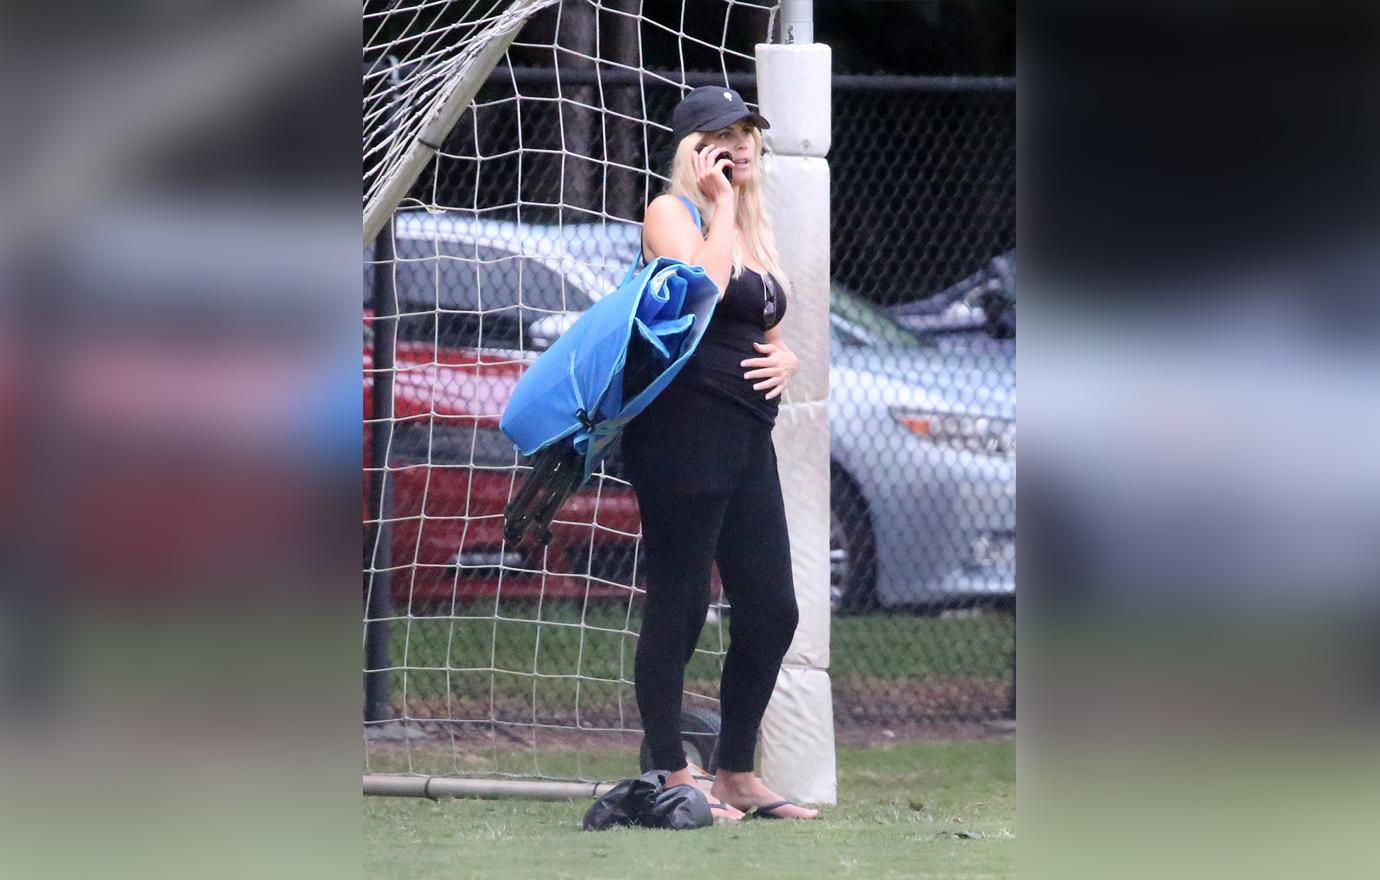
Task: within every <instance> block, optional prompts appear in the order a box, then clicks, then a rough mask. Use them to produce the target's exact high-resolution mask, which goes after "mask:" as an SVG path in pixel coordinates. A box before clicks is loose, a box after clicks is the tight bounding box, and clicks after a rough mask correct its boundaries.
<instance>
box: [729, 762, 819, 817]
mask: <svg viewBox="0 0 1380 880" xmlns="http://www.w3.org/2000/svg"><path fill="white" fill-rule="evenodd" d="M709 794H710V797H711V798H717V799H719V800H721V801H723V802H724V803H726V804H732V805H733V806H735V807H737V808H738V809H740V810H750V809H753V808H754V807H765V806H767V805H769V804H780V802H781V801H784V800H785V798H783V797H781V795H779V794H777V793H776V792H774V791H772V790H771V789H770V788H767V787H766V786H765V785H763V784H762V780H760V779H758V778H757V775H756V774H755V773H751V772H744V773H738V772H735V771H733V770H724V769H722V768H720V769H719V772H718V774H717V775H716V776H715V777H714V784H713V785H712V786H711V787H710V789H709ZM770 813H771V815H772V816H774V817H776V818H778V819H814V818H817V817H818V816H819V811H818V810H812V809H810V808H809V807H802V806H800V805H799V804H793V803H790V802H789V801H787V802H786V803H784V804H780V805H779V806H775V807H773V808H772V809H771V810H770ZM764 815H765V814H764Z"/></svg>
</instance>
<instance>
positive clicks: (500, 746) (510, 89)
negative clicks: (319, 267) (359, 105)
mask: <svg viewBox="0 0 1380 880" xmlns="http://www.w3.org/2000/svg"><path fill="white" fill-rule="evenodd" d="M716 76H717V80H715V77H716ZM561 80H562V81H561V86H560V88H559V89H558V88H557V86H556V83H555V81H554V80H553V79H552V78H551V77H550V73H549V71H543V70H539V69H512V68H509V69H504V70H502V71H500V72H499V73H498V74H496V76H495V77H494V78H493V79H492V80H491V82H490V84H489V85H488V86H486V87H485V89H483V90H481V92H480V94H479V95H478V97H477V99H476V109H475V110H474V111H473V112H471V113H469V114H466V116H465V117H463V118H462V122H461V125H460V126H458V127H457V129H456V131H454V132H453V133H452V135H451V137H450V138H448V139H447V141H446V143H445V144H443V145H441V146H442V150H441V153H440V156H439V158H438V160H437V161H435V162H433V163H432V164H431V165H430V166H429V167H428V169H427V171H426V172H425V173H424V174H423V175H422V177H421V178H420V179H419V180H418V181H417V183H416V184H415V186H414V187H413V188H412V191H411V192H410V194H409V197H408V199H407V200H405V201H404V203H403V206H402V207H403V210H402V211H401V212H400V213H399V215H398V218H399V219H397V220H396V221H395V222H394V223H393V224H392V225H391V226H390V227H389V230H386V231H385V235H387V236H390V238H389V242H388V244H387V246H386V247H384V246H379V247H376V248H371V249H367V250H366V253H365V275H364V297H365V351H366V386H365V392H366V400H365V406H366V410H365V417H366V462H367V467H368V470H367V473H366V487H365V488H366V512H365V519H366V534H365V548H364V551H365V552H364V568H365V596H366V603H368V607H367V609H366V619H367V620H368V621H371V623H370V624H368V625H367V626H366V643H367V646H372V647H370V648H369V651H370V657H369V658H368V659H367V661H366V670H373V672H372V673H368V674H366V685H368V688H367V690H368V693H369V707H368V708H367V709H366V713H367V714H370V715H372V719H371V720H380V719H384V718H388V717H394V718H403V719H405V720H406V721H407V722H408V723H409V724H411V725H412V727H413V728H414V730H413V731H412V733H411V734H409V735H408V736H404V737H403V741H402V745H401V746H398V747H397V748H395V749H393V750H392V751H389V750H387V749H384V750H379V749H378V748H377V747H376V748H375V749H374V750H373V751H371V753H370V754H369V756H368V760H369V762H370V765H371V767H372V768H373V769H374V770H392V769H405V770H415V769H426V770H428V771H430V772H462V773H463V772H471V771H477V770H486V771H492V770H498V771H501V772H516V773H523V772H526V773H530V772H533V770H534V765H533V763H532V760H531V752H534V751H535V750H536V749H537V748H539V747H542V746H560V745H576V746H580V747H584V746H601V747H608V746H613V747H617V748H623V749H626V748H629V747H631V748H633V749H635V748H636V747H637V744H638V742H639V741H640V732H639V724H640V723H639V721H638V718H637V715H636V705H635V700H634V699H633V696H632V687H631V683H632V673H633V668H632V660H633V656H634V653H635V648H636V638H637V632H638V630H639V628H640V627H639V620H640V610H641V609H640V605H641V603H640V599H639V596H638V592H639V590H640V589H641V588H642V587H643V582H642V579H643V572H644V571H645V566H644V565H643V562H642V558H641V557H642V548H641V542H640V538H639V536H640V526H639V521H638V518H637V509H636V499H635V497H634V496H633V495H632V493H631V490H630V487H628V486H627V484H626V483H625V482H624V481H623V480H622V479H621V478H620V465H619V462H618V461H617V460H616V456H615V458H614V459H613V460H610V461H608V462H606V465H605V472H604V473H603V474H601V475H598V476H596V478H595V479H594V480H593V481H592V483H591V484H590V485H589V486H588V487H586V488H585V489H584V490H582V491H581V492H580V493H579V494H578V495H577V496H575V498H574V499H572V501H571V502H570V503H569V504H567V506H566V507H565V508H563V510H562V511H561V512H560V514H559V515H558V516H557V519H556V522H555V524H554V526H553V533H554V534H553V540H552V542H551V544H550V545H549V546H547V547H521V548H515V547H511V546H507V545H505V544H504V542H503V540H502V535H501V529H502V511H503V507H504V505H505V503H506V501H507V499H508V498H509V497H510V496H511V493H512V491H513V490H514V480H513V478H514V476H515V474H517V475H519V476H520V471H518V470H517V469H516V468H515V465H517V464H518V462H517V460H516V459H515V457H514V456H513V453H512V451H511V446H510V444H508V443H507V441H506V439H505V438H503V437H502V435H501V434H499V432H498V430H497V425H496V416H497V414H499V413H501V412H502V409H503V406H504V403H505V402H506V393H507V391H508V390H510V389H511V384H512V381H513V380H514V378H515V375H516V370H517V368H518V366H519V364H520V361H521V357H522V354H523V353H528V354H530V353H531V352H534V351H540V350H541V349H542V348H544V347H545V345H548V344H549V343H550V341H551V340H552V339H553V338H554V337H555V336H557V335H559V332H560V330H561V328H562V327H563V326H568V325H567V324H565V323H563V321H564V320H565V319H567V318H569V317H570V316H571V315H572V314H573V313H577V312H579V311H581V310H583V309H584V308H587V307H588V305H589V304H590V302H591V299H590V297H591V296H598V295H602V294H603V293H605V292H607V291H608V290H611V289H612V288H613V287H614V286H615V285H616V282H617V280H618V278H619V277H621V274H622V271H623V270H624V269H625V268H626V266H627V263H628V261H629V259H630V258H631V256H632V254H634V253H635V252H636V246H637V245H636V242H637V227H636V223H637V222H638V221H640V219H641V215H642V210H643V208H644V206H645V205H646V204H647V202H648V201H649V200H650V198H651V197H652V196H654V195H655V194H656V193H657V192H659V190H660V181H657V180H655V179H654V178H652V177H651V176H650V175H648V174H647V173H646V169H647V168H648V167H652V168H657V169H659V170H664V163H665V161H666V160H667V159H668V158H669V156H668V155H667V154H666V152H665V149H666V147H668V146H669V145H670V137H669V134H668V133H666V132H661V131H660V130H658V129H656V128H654V127H651V126H647V125H646V123H645V122H642V121H641V120H644V119H654V120H658V121H661V120H666V119H668V118H669V116H670V111H671V108H672V107H673V106H674V104H675V102H676V101H677V100H678V99H679V96H680V93H679V91H678V89H676V88H674V87H672V86H669V85H660V84H658V83H656V82H655V81H652V80H647V79H632V78H626V79H622V80H620V78H619V77H617V76H608V75H604V76H602V77H600V78H598V79H596V78H595V77H593V76H592V75H591V74H589V72H581V71H580V70H579V69H578V68H576V69H570V70H564V69H563V70H562V73H561ZM711 80H713V81H718V82H722V74H716V75H707V78H706V81H711ZM730 83H731V84H732V85H733V86H734V87H736V88H738V89H739V91H740V92H741V93H742V94H743V96H744V98H745V99H746V100H748V101H749V102H754V101H755V98H756V95H755V89H753V88H752V83H751V80H750V78H748V75H747V74H745V73H743V74H737V73H735V74H731V75H730ZM581 90H583V91H581ZM596 90H597V92H596ZM515 91H517V92H519V93H520V94H521V95H522V96H523V98H522V100H521V101H520V102H517V101H513V100H511V99H508V97H509V96H511V95H513V94H514V92H515ZM558 98H562V99H565V100H558ZM572 99H573V101H574V103H572ZM581 102H584V103H588V104H590V105H591V107H590V108H586V107H582V106H580V103H581ZM593 106H603V107H605V108H606V110H605V111H603V112H600V111H597V110H594V109H592V107H593ZM608 111H613V112H608ZM834 114H835V116H834V134H833V150H832V152H831V154H830V164H831V173H832V180H833V194H832V197H833V217H832V224H833V254H832V261H833V272H834V279H833V281H834V284H833V294H832V296H833V300H832V310H833V315H832V317H831V327H830V333H831V365H830V366H831V374H832V379H831V394H832V400H831V429H832V441H831V443H832V453H833V455H832V468H831V492H832V502H833V503H832V517H831V529H830V538H831V560H832V563H833V565H832V568H833V572H832V576H831V590H832V592H833V598H834V605H835V609H836V610H835V621H834V628H833V649H832V670H833V681H834V688H835V711H836V719H837V723H838V725H839V727H840V730H841V732H842V731H844V730H845V729H851V730H857V731H860V732H862V733H863V734H864V735H875V734H877V733H879V732H880V731H883V730H891V729H893V728H900V727H904V726H905V725H908V724H927V723H932V722H936V721H975V720H983V719H991V718H997V717H1001V716H1003V715H1005V714H1006V713H1008V712H1009V711H1011V710H1012V709H1013V707H1014V703H1013V700H1014V697H1013V694H1014V689H1013V686H1012V685H1013V676H1014V666H1013V663H1014V632H1015V628H1014V613H1013V609H1014V602H1013V600H1014V549H1013V548H1014V543H1013V538H1014V516H1015V507H1014V444H1015V431H1014V415H1015V412H1014V388H1015V385H1014V363H1015V362H1014V344H1015V343H1014V338H1013V336H1012V333H1013V328H1014V320H1012V319H1011V318H1012V315H1013V314H1014V292H1013V287H1012V286H1011V281H1012V276H1013V272H1014V250H1013V249H1014V236H1015V210H1014V202H1015V185H1014V180H1015V96H1014V88H1013V84H1012V83H1010V82H1008V81H991V80H977V81H975V80H966V81H964V80H920V79H899V78H895V77H855V76H840V77H836V83H835V93H834ZM409 207H410V208H412V209H414V210H413V211H412V212H411V215H412V216H410V217H409V216H407V215H408V214H409V212H408V210H407V209H408V208H409ZM420 207H424V208H426V209H427V210H425V211H417V210H415V209H416V208H420ZM438 224H439V225H438ZM548 246H549V247H548ZM547 252H549V253H550V254H559V255H560V258H559V259H557V258H552V259H545V258H538V257H537V256H534V255H539V254H543V253H547ZM379 267H386V269H387V271H383V272H380V271H378V270H379ZM576 267H581V268H579V269H578V271H577V269H576ZM380 343H386V344H380ZM385 393H386V395H387V400H388V401H389V405H388V406H387V407H383V408H380V407H378V406H376V404H375V402H376V401H377V400H380V399H381V398H380V395H382V394H385ZM714 580H715V582H714V584H713V585H712V588H713V590H714V594H715V595H717V594H718V582H717V573H716V574H715V576H714ZM721 610H722V609H721ZM728 613H731V611H729V612H725V613H724V614H722V615H721V614H717V613H716V614H713V615H711V620H710V623H709V625H708V626H706V628H705V632H704V633H703V636H702V638H701V641H700V646H699V647H700V650H699V651H698V652H697V653H696V654H695V656H694V658H693V659H692V660H691V662H690V665H689V667H688V668H687V672H686V687H687V691H689V692H690V693H691V694H692V695H694V696H691V697H690V698H689V699H688V700H687V708H688V712H687V721H686V723H687V724H693V723H697V722H696V721H695V719H696V717H699V718H703V716H696V715H695V714H694V713H695V711H696V710H697V709H705V708H709V709H714V708H716V706H715V705H714V703H715V702H716V701H715V700H714V699H713V695H715V694H717V692H718V677H719V673H720V669H721V663H722V657H723V653H724V650H725V649H726V646H727V641H728V639H727V624H726V620H725V619H724V618H725V617H726V616H727V614H728ZM442 734H443V735H444V737H445V738H446V740H445V750H444V752H443V753H444V757H442V758H438V759H436V760H432V759H427V760H425V761H423V760H421V759H420V758H419V757H418V756H419V755H421V754H422V744H421V743H422V742H424V740H423V739H422V738H424V737H431V738H432V739H433V740H438V742H439V739H438V737H439V736H440V735H442ZM414 735H415V736H416V737H418V738H419V739H418V741H417V742H414V741H413V740H412V739H411V738H410V737H411V736H414ZM687 742H691V740H690V739H689V738H687ZM706 742H707V741H706ZM515 744H521V745H523V746H530V747H531V750H530V751H529V750H526V749H521V748H519V749H514V745H515ZM576 751H577V755H576V757H575V758H574V760H575V766H559V767H555V766H553V765H551V764H549V763H542V764H540V765H538V766H536V767H535V772H537V773H538V774H539V775H540V774H549V775H562V776H583V775H588V774H589V773H590V772H591V771H590V770H589V769H588V768H587V767H584V766H583V765H580V760H581V759H580V757H579V756H578V749H577V750H576ZM437 754H442V752H438V753H437ZM701 757H702V758H704V759H707V758H708V756H707V755H704V756H701Z"/></svg>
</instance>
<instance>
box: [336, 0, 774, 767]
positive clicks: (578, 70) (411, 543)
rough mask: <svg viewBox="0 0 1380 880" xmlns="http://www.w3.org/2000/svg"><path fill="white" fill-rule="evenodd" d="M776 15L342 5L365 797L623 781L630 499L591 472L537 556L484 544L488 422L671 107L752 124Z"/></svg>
mask: <svg viewBox="0 0 1380 880" xmlns="http://www.w3.org/2000/svg"><path fill="white" fill-rule="evenodd" d="M776 6H777V4H776V3H775V2H765V0H764V2H743V0H660V2H655V0H623V2H615V0H606V2H596V0H564V2H558V0H508V2H496V3H495V2H452V0H390V2H366V3H365V4H364V105H363V106H364V135H363V149H364V169H363V178H364V186H363V201H364V214H365V233H366V234H365V251H364V285H363V287H364V290H363V305H364V327H363V331H364V333H363V335H364V358H365V360H364V391H365V412H364V418H365V421H364V431H365V440H366V445H365V469H364V520H365V543H364V547H363V560H364V567H363V581H364V604H365V615H364V657H365V667H364V677H365V693H366V705H365V722H364V727H365V772H366V774H420V775H426V776H459V777H486V778H493V777H500V778H501V777H515V778H530V779H553V780H557V779H558V780H598V779H610V778H620V777H623V776H627V775H631V772H634V771H635V766H634V762H635V760H636V758H635V755H636V754H637V751H638V749H639V747H640V744H641V726H640V721H639V718H638V715H637V708H636V701H635V699H634V696H633V688H632V680H633V657H634V654H635V650H636V643H637V633H638V628H639V621H640V615H641V604H642V603H641V596H640V593H641V590H642V588H643V586H644V580H643V578H644V566H643V562H642V559H641V555H640V548H641V541H640V534H641V532H640V527H639V523H638V517H637V504H636V499H635V497H634V496H633V493H632V491H631V488H630V487H629V486H628V484H627V483H626V481H624V480H623V479H621V478H620V476H619V474H620V469H619V464H618V462H617V461H616V460H610V461H607V462H605V467H604V469H603V470H602V471H601V472H599V473H597V474H596V475H595V477H594V478H593V479H592V480H591V481H590V483H589V484H588V485H586V486H585V487H584V488H583V489H582V490H581V491H579V492H578V493H577V494H576V495H574V496H573V497H572V498H571V500H570V501H569V502H567V503H566V504H565V505H564V506H563V507H562V508H561V509H560V510H559V511H558V513H557V515H556V517H555V520H554V522H553V525H552V539H551V541H550V543H549V544H547V545H544V546H543V545H540V544H535V545H534V544H531V543H528V544H525V545H523V546H516V547H515V546H512V545H511V544H508V543H506V542H505V541H504V539H503V525H504V519H503V511H504V507H505V505H506V504H507V502H508V501H509V499H510V498H511V497H512V496H513V494H514V493H515V491H516V490H517V488H518V487H519V484H520V482H521V479H522V476H523V474H524V473H525V472H526V470H527V468H526V466H525V463H524V461H523V460H522V459H520V458H519V456H517V454H516V453H515V452H514V451H513V448H512V446H511V444H510V443H509V442H508V441H507V439H506V438H505V437H504V436H503V435H502V434H501V433H500V432H499V430H498V419H499V416H500V415H501V413H502V411H503V407H504V404H505V403H506V400H507V397H508V394H509V392H510V391H511V389H512V387H513V384H514V382H515V381H516V378H517V376H518V375H519V374H520V372H521V370H522V369H523V367H524V365H525V364H526V363H528V362H529V361H530V360H531V359H532V358H534V357H535V356H536V355H537V354H538V353H539V352H540V351H541V350H542V349H543V348H544V347H545V346H547V345H549V344H550V342H551V341H552V340H554V339H555V338H556V337H557V336H559V335H560V333H561V331H562V330H563V329H564V328H565V327H567V326H569V323H570V322H571V321H573V319H574V317H575V316H577V315H578V314H579V313H580V312H581V311H582V310H583V309H585V308H587V307H588V306H589V305H590V304H591V303H592V302H593V301H594V300H595V299H597V298H598V297H600V296H602V295H604V294H606V293H608V292H610V291H611V290H612V289H613V288H614V287H615V286H616V284H617V282H618V281H619V279H620V278H621V276H622V273H623V271H624V270H625V269H626V268H627V266H628V265H629V263H630V262H631V261H632V260H633V259H634V258H635V256H636V254H637V250H638V240H639V238H638V236H639V231H640V230H639V227H638V225H637V224H638V223H639V222H640V219H641V216H642V210H643V208H644V207H645V205H646V204H647V203H648V202H649V201H650V200H651V199H652V198H653V197H654V196H655V195H656V194H657V193H658V192H660V191H661V190H662V188H663V185H664V183H665V179H664V175H665V172H666V164H667V161H668V159H669V152H668V150H667V148H669V147H670V131H669V128H668V127H667V124H666V123H667V122H668V121H669V116H670V111H671V109H672V107H673V106H674V105H675V103H676V101H678V100H679V98H680V97H681V95H682V94H683V93H684V92H685V91H686V90H688V89H689V88H691V87H694V86H697V85H704V84H725V85H731V86H733V87H734V88H736V89H738V90H739V91H740V92H741V93H742V94H743V97H744V98H745V99H746V100H747V101H748V102H749V103H750V104H752V105H754V106H755V104H756V90H755V78H754V73H753V57H754V56H753V47H754V45H755V44H757V43H765V42H772V41H773V36H774V35H773V31H774V30H776V27H775V26H776V24H777V22H776V18H777V14H776V13H777V10H776ZM371 227H372V228H373V229H376V230H377V233H378V234H377V235H376V236H375V235H372V234H371ZM711 588H712V589H713V590H714V593H713V595H715V596H716V597H717V595H718V576H717V572H716V574H715V576H714V582H713V584H712V585H711ZM716 601H717V600H716ZM725 647H726V633H725V626H724V624H723V623H721V622H720V621H719V616H718V614H717V613H715V612H714V611H711V617H710V624H709V625H708V626H706V627H705V632H704V633H703V634H702V638H701V641H700V644H699V649H698V650H697V651H696V653H695V655H694V657H693V659H692V660H691V662H690V664H689V666H688V668H687V670H686V687H687V695H686V698H685V706H686V709H687V712H686V718H685V721H684V723H685V726H686V730H687V735H686V742H687V745H688V746H689V747H690V753H691V759H692V760H696V759H698V761H699V763H702V764H703V763H707V762H709V761H710V759H711V756H710V754H708V753H707V752H708V751H709V750H710V749H711V748H712V742H713V737H712V730H713V727H714V719H715V713H716V712H717V701H716V700H715V699H714V695H715V694H717V691H718V679H719V675H720V671H721V661H722V656H723V653H724V649H725Z"/></svg>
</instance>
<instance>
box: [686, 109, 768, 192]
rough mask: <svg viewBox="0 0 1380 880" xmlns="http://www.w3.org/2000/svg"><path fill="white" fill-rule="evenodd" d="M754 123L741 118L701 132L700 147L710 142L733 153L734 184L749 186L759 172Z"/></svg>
mask: <svg viewBox="0 0 1380 880" xmlns="http://www.w3.org/2000/svg"><path fill="white" fill-rule="evenodd" d="M752 129H753V126H752V123H750V122H748V121H747V120H740V121H738V122H735V123H733V124H732V125H730V126H728V127H727V128H721V129H719V130H718V131H706V132H701V133H700V142H699V146H698V148H699V149H703V148H704V147H705V146H706V145H708V144H713V145H714V146H716V147H720V148H722V149H725V150H728V151H729V152H730V153H732V154H733V185H734V186H747V185H748V183H749V182H750V181H751V180H752V179H753V175H755V174H757V172H758V168H757V161H756V156H754V155H753V154H754V153H755V152H756V150H757V145H756V143H755V142H754V140H753V137H752Z"/></svg>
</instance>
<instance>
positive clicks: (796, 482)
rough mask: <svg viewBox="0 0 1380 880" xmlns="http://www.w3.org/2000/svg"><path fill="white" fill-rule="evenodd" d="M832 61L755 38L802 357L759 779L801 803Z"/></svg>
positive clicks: (808, 770)
mask: <svg viewBox="0 0 1380 880" xmlns="http://www.w3.org/2000/svg"><path fill="white" fill-rule="evenodd" d="M830 60H831V53H830V51H829V47H828V46H823V45H819V44H795V45H767V44H759V45H758V46H757V94H758V101H759V104H760V105H761V112H762V115H763V116H765V117H766V118H767V119H768V120H769V121H770V122H771V125H772V127H771V128H770V129H769V130H767V131H766V132H764V134H765V135H766V140H767V144H768V145H769V147H770V148H771V151H772V159H771V163H770V164H769V165H768V166H767V169H766V171H767V174H766V188H765V197H766V200H767V210H768V212H769V213H770V214H771V218H772V223H773V226H774V228H775V232H776V242H777V247H778V248H779V249H780V252H781V261H782V264H783V268H784V269H785V272H786V274H787V275H788V276H789V277H790V280H791V298H790V300H789V302H788V304H787V310H786V317H785V318H784V319H783V321H782V324H781V330H782V334H783V336H784V338H785V339H786V342H787V344H788V345H790V347H791V349H792V350H793V351H794V352H795V353H796V356H797V357H799V358H800V369H799V370H798V371H797V372H796V374H795V376H793V377H792V378H791V382H790V385H789V386H788V388H787V390H786V393H785V394H784V395H783V398H782V403H781V409H780V412H779V414H778V416H777V420H776V429H775V431H774V432H773V434H772V440H773V443H774V444H775V446H776V452H777V467H778V470H779V471H780V474H781V483H782V493H783V495H784V498H785V505H786V521H787V524H788V526H789V529H790V540H791V566H792V577H793V579H794V582H795V592H796V603H797V605H798V607H799V609H800V625H799V626H798V627H797V628H796V633H795V639H794V641H792V643H791V647H790V649H789V650H788V651H787V653H786V658H785V662H784V663H783V664H782V668H781V674H780V675H779V676H778V677H777V680H776V690H775V692H774V693H773V695H772V699H771V704H770V705H769V706H768V707H767V712H766V715H765V717H764V718H763V719H762V730H761V733H762V736H761V740H762V778H763V781H765V782H766V784H767V785H768V786H770V787H771V788H774V789H775V790H776V791H778V792H779V793H780V794H781V795H782V796H783V797H788V798H791V799H792V800H795V801H799V802H802V803H813V804H832V803H835V802H836V801H837V797H838V781H837V771H836V766H835V760H834V710H833V697H832V693H831V691H830V684H829V625H830V622H831V621H830V612H829V163H828V162H827V161H826V160H825V158H824V156H825V154H826V153H827V152H828V150H829V128H830Z"/></svg>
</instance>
